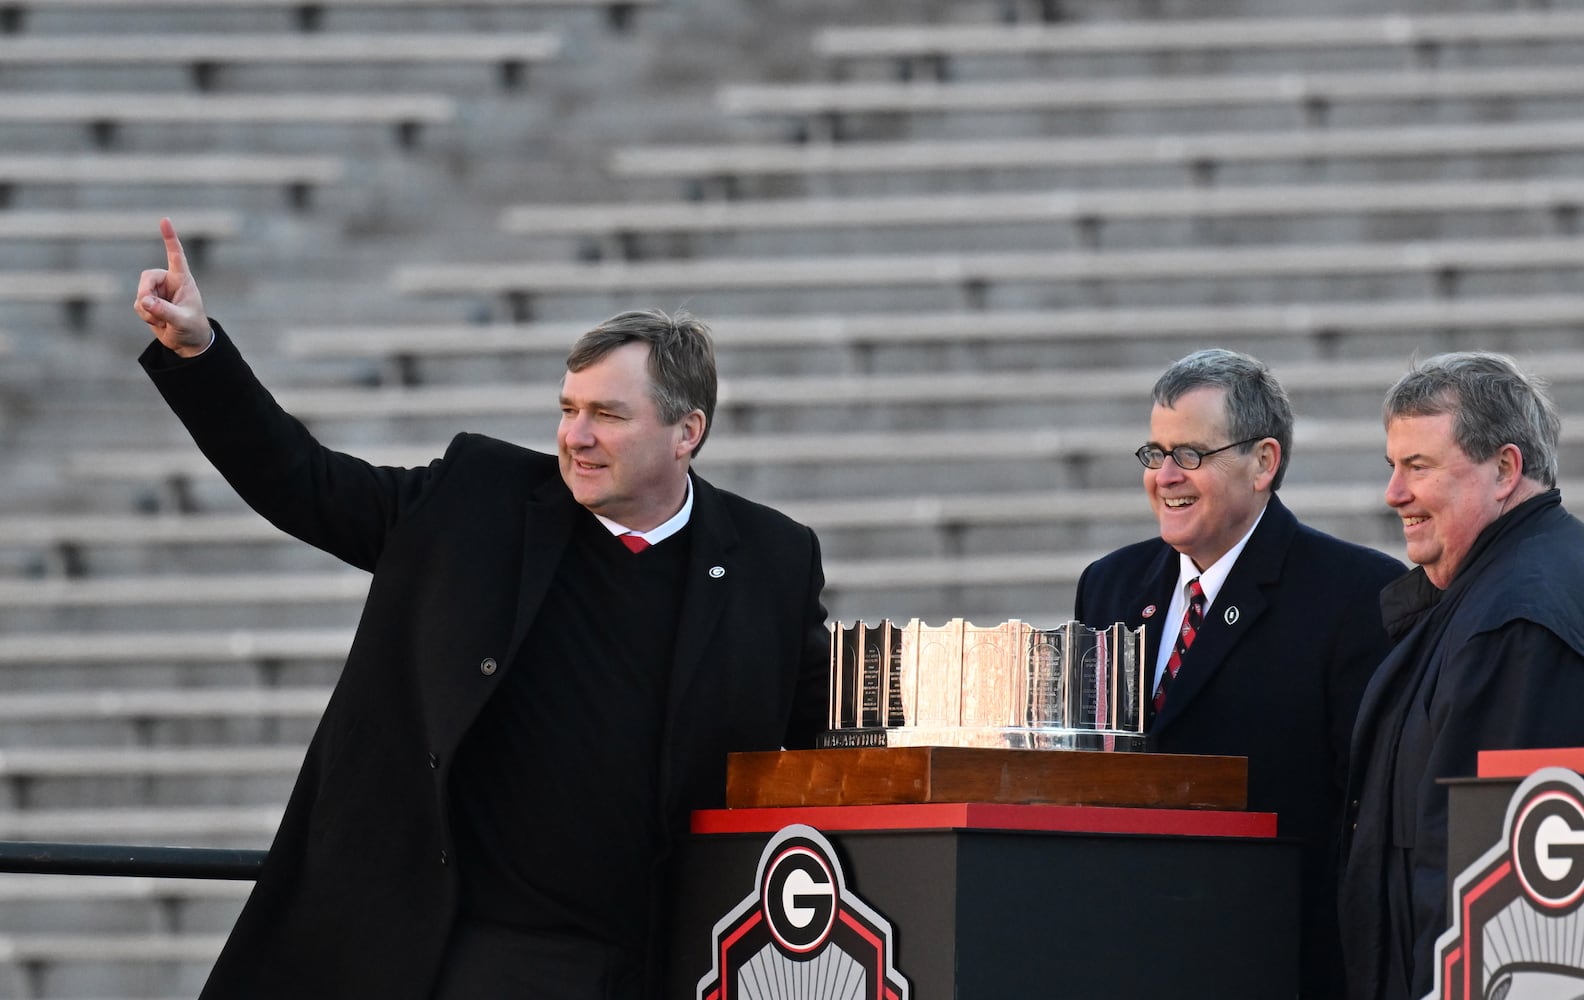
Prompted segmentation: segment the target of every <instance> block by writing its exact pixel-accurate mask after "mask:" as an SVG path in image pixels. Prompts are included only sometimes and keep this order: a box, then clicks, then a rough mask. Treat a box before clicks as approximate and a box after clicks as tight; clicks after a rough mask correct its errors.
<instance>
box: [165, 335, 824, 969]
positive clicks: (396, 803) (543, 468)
mask: <svg viewBox="0 0 1584 1000" xmlns="http://www.w3.org/2000/svg"><path fill="white" fill-rule="evenodd" d="M216 330H217V333H216V342H215V344H214V345H213V346H212V347H211V348H210V349H209V350H208V351H207V352H205V353H204V354H202V355H200V356H198V357H196V358H192V359H185V360H184V359H180V358H178V357H177V356H176V355H174V354H173V353H171V352H169V351H167V350H165V349H164V348H163V347H161V346H160V345H159V344H158V343H155V344H153V345H151V346H150V348H149V349H148V350H147V351H145V352H144V354H143V356H142V358H141V359H140V360H141V363H142V364H143V366H144V367H145V369H146V370H147V371H148V373H149V375H150V376H151V377H152V379H153V380H154V383H155V384H156V386H157V387H158V388H159V391H160V392H161V394H162V395H163V396H164V397H165V399H166V401H167V402H168V403H169V404H170V406H171V408H172V410H174V412H175V413H176V415H177V416H178V417H179V418H180V419H181V421H182V422H183V423H184V424H185V425H186V427H187V428H188V430H189V431H190V432H191V434H192V436H193V438H194V440H195V441H196V442H197V444H198V446H199V448H200V449H201V450H202V451H203V453H204V454H205V456H207V457H208V458H209V459H210V461H211V462H213V463H214V465H215V466H216V467H217V468H218V469H219V470H220V471H221V473H222V474H223V475H224V476H225V477H226V479H227V481H228V482H230V484H231V485H232V486H233V487H234V488H235V489H236V490H237V492H238V493H239V494H240V495H241V496H242V497H243V498H244V499H245V500H246V501H247V502H248V503H249V504H250V505H251V506H253V508H254V509H256V510H258V511H259V512H260V513H261V514H263V515H264V516H265V517H266V518H268V519H269V520H270V521H272V522H273V523H274V524H276V525H277V526H278V527H280V528H281V529H282V530H284V531H286V532H288V533H290V534H292V535H295V536H296V537H298V538H300V539H302V540H304V541H306V542H308V543H310V544H312V545H315V546H318V547H319V548H322V549H325V550H326V551H328V552H330V553H332V554H334V555H336V556H338V557H340V558H341V559H343V560H345V561H346V562H348V563H350V564H352V565H354V566H358V567H360V568H363V569H366V570H369V571H370V572H372V574H373V579H372V581H371V583H370V587H369V594H368V599H367V603H366V605H365V607H364V610H363V615H362V619H361V621H360V622H359V625H358V628H357V632H356V635H355V637H354V639H353V641H352V647H351V649H350V651H349V652H348V654H347V660H346V665H345V667H344V669H343V671H342V674H341V677H340V679H339V681H338V682H337V684H336V688H335V691H334V693H333V695H332V696H331V699H330V702H329V705H328V706H327V708H326V710H325V713H324V716H323V718H322V720H321V722H320V724H319V727H318V729H317V731H316V733H315V734H314V737H313V739H312V742H311V743H310V745H309V747H308V751H307V756H306V758H305V759H304V761H303V766H302V770H301V772H300V774H299V776H298V779H297V783H296V786H295V788H294V790H293V792H292V794H291V797H290V800H289V802H288V804H287V806H286V811H285V814H284V817H283V819H282V821H281V825H280V828H279V830H278V832H277V834H276V837H275V840H274V842H273V845H272V846H271V848H270V850H269V853H268V856H267V859H266V861H265V863H264V867H263V870H262V872H261V874H260V876H259V879H258V882H257V884H256V885H255V887H254V890H253V893H252V894H251V896H250V897H249V899H248V901H247V904H246V906H245V907H244V909H243V912H242V914H241V916H240V917H239V918H238V920H237V922H236V925H235V926H234V928H233V929H232V932H231V935H230V938H229V939H228V941H227V943H226V946H225V948H224V950H223V952H222V954H221V956H220V958H219V961H218V962H217V964H216V965H215V967H214V969H213V971H212V973H211V975H210V978H209V981H208V984H207V985H206V987H205V990H204V993H203V996H204V997H205V998H209V1000H247V998H259V1000H264V998H269V1000H285V998H292V1000H312V998H326V1000H330V998H334V1000H362V998H367V1000H376V998H377V1000H426V998H427V997H428V996H429V993H430V990H431V988H432V985H433V982H434V980H435V976H436V974H437V971H438V966H439V963H440V961H441V959H442V955H443V952H444V948H445V945H446V939H447V934H448V932H449V929H450V927H451V924H452V921H453V918H454V916H455V913H456V907H457V898H458V881H457V877H456V871H455V867H456V866H455V864H454V863H452V855H453V854H454V850H453V847H452V830H451V824H450V818H449V816H448V809H447V782H448V779H449V777H450V768H451V764H452V760H453V757H454V755H455V751H456V749H457V747H458V745H459V744H460V742H461V741H462V738H463V736H464V734H465V733H466V732H467V730H468V727H469V726H470V725H471V724H472V722H473V720H474V719H475V718H476V717H477V715H478V713H479V710H480V708H481V707H482V706H483V705H484V703H485V701H486V700H487V699H488V698H489V697H490V695H491V693H492V692H494V691H495V690H496V689H497V688H498V687H500V685H501V684H502V682H503V681H504V679H505V677H506V674H507V672H508V671H509V670H510V669H511V665H512V663H513V661H514V660H515V659H516V655H517V651H518V648H519V646H520V645H521V643H522V642H523V639H524V637H525V635H526V634H527V632H528V628H529V626H530V624H531V623H532V622H533V620H534V617H535V614H536V612H537V609H538V606H539V603H540V601H541V600H542V598H543V595H544V593H545V591H546V588H547V587H548V585H549V583H550V580H551V577H552V575H553V574H554V572H555V569H556V566H557V563H558V561H559V559H560V555H561V552H562V550H563V548H564V546H565V544H566V541H567V538H568V537H569V534H570V531H571V526H572V524H573V523H574V522H573V518H574V517H579V516H584V517H586V516H588V515H587V513H586V512H585V511H584V510H583V509H582V508H581V507H579V506H578V505H577V503H576V502H575V501H574V500H573V499H572V496H571V494H570V492H569V491H568V490H567V489H566V487H565V485H564V484H563V482H562V480H561V478H560V473H559V469H558V464H557V461H556V458H555V457H554V456H552V455H544V454H540V453H537V452H533V451H530V450H527V449H524V448H520V447H517V446H515V445H511V444H507V443H505V442H502V441H498V440H493V439H491V438H487V437H482V436H479V435H473V434H462V435H458V436H457V437H456V438H455V439H454V440H453V441H452V442H451V444H450V446H449V448H448V449H447V450H446V453H445V455H444V457H443V458H440V459H437V460H435V461H434V462H432V463H431V464H430V465H428V466H427V467H424V468H415V469H395V468H377V467H374V466H370V465H368V464H367V463H364V462H362V461H361V460H359V459H356V458H353V457H351V456H348V455H345V454H341V453H338V452H335V451H332V450H330V449H327V448H325V447H323V446H321V445H320V444H319V443H318V442H317V441H315V440H314V438H313V437H312V435H311V434H310V433H309V432H308V430H307V429H306V428H305V427H304V426H303V425H302V424H301V423H299V422H298V421H297V420H295V419H294V418H292V417H291V416H289V415H288V414H286V413H285V412H284V411H283V410H282V409H281V408H280V407H279V405H277V404H276V402H275V400H274V399H273V398H272V397H271V396H270V394H269V393H268V392H267V391H265V389H264V388H263V386H262V385H260V384H259V382H258V381H257V379H256V378H255V377H254V375H253V373H252V371H251V370H250V369H249V367H248V365H247V364H246V363H245V362H244V361H243V359H242V357H241V355H240V354H239V353H238V351H237V350H236V348H235V346H234V345H233V344H232V342H231V340H230V339H229V338H228V337H227V336H226V334H225V332H224V331H223V330H220V329H219V328H218V326H217V327H216ZM693 484H694V506H693V514H692V519H691V522H690V524H691V527H692V532H691V533H692V535H693V539H692V553H691V556H690V563H689V566H688V569H687V578H686V584H685V590H684V593H683V596H682V610H681V617H680V621H679V627H678V634H677V641H676V647H675V659H674V664H673V673H672V678H671V688H670V693H669V697H668V701H667V704H666V705H665V706H664V710H663V716H662V743H661V747H662V751H661V760H660V761H659V774H660V790H659V796H658V798H659V802H660V810H661V814H662V815H661V817H660V820H661V824H660V825H661V828H662V829H663V830H665V831H667V832H668V834H670V835H676V834H678V833H680V832H683V831H685V830H686V824H687V817H688V814H689V812H690V811H691V810H693V809H696V808H705V807H715V806H719V805H721V804H722V802H723V797H724V793H725V763H726V754H727V753H728V752H729V751H743V750H771V749H775V748H777V747H780V746H783V745H785V746H789V747H799V746H807V745H810V744H811V743H812V740H813V736H814V734H815V732H817V731H818V730H819V729H821V728H823V727H824V724H825V719H826V712H827V707H826V690H827V687H828V673H829V667H828V664H829V634H828V632H827V630H826V627H825V610H824V608H823V607H822V606H821V604H820V591H821V588H822V586H823V583H824V578H823V573H822V568H821V563H820V552H819V544H818V540H817V539H816V537H815V535H814V533H813V532H812V531H810V530H809V529H808V528H806V527H804V526H802V525H799V524H796V523H794V522H793V521H791V520H790V519H788V518H786V517H785V516H783V515H781V514H779V513H777V512H775V511H773V510H771V509H769V508H767V507H764V506H761V505H759V504H755V503H752V502H750V501H747V500H744V499H742V498H740V497H737V496H734V495H732V494H730V493H727V492H725V491H722V490H717V489H715V488H714V487H712V486H710V485H709V483H707V482H705V481H704V480H703V479H701V478H699V477H697V476H695V477H694V479H693ZM546 766H554V762H546ZM553 806H554V807H555V808H572V809H575V808H576V803H555V804H553ZM634 902H635V905H648V902H647V901H638V900H635V901H634Z"/></svg>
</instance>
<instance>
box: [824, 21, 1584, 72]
mask: <svg viewBox="0 0 1584 1000" xmlns="http://www.w3.org/2000/svg"><path fill="white" fill-rule="evenodd" d="M1568 38H1572V39H1578V38H1584V16H1581V15H1580V14H1579V12H1577V11H1570V10H1540V9H1535V10H1524V9H1516V10H1512V11H1502V12H1500V13H1489V12H1484V11H1462V12H1455V13H1452V12H1448V13H1439V12H1434V13H1425V12H1392V13H1387V14H1381V15H1375V16H1357V15H1355V16H1349V17H1312V16H1309V17H1268V18H1262V17H1242V18H1217V17H1199V18H1192V19H1183V20H1175V21H1161V20H1155V19H1141V20H1110V21H1079V22H1074V23H1065V24H1028V23H1025V24H895V25H876V26H868V27H851V26H842V27H827V28H822V29H820V30H818V31H816V32H815V33H814V36H813V38H812V40H811V43H810V44H811V47H812V48H813V50H814V51H815V52H816V53H818V54H819V55H821V56H823V57H825V58H827V59H832V60H861V59H919V58H934V59H951V58H953V57H958V56H985V55H996V56H1003V55H1015V56H1028V55H1082V54H1090V53H1118V52H1141V51H1173V52H1202V51H1223V52H1224V51H1228V50H1237V51H1258V50H1261V49H1275V50H1281V51H1291V50H1302V49H1311V48H1349V49H1357V48H1365V47H1381V48H1404V49H1408V50H1410V51H1422V50H1424V49H1425V48H1427V47H1437V46H1445V45H1459V44H1467V43H1480V44H1492V43H1500V42H1537V41H1556V40H1559V39H1568Z"/></svg>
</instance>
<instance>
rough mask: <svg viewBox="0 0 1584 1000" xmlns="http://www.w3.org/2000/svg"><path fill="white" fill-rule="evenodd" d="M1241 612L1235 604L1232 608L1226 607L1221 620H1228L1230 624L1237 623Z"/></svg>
mask: <svg viewBox="0 0 1584 1000" xmlns="http://www.w3.org/2000/svg"><path fill="white" fill-rule="evenodd" d="M1240 614H1241V612H1239V611H1238V609H1237V605H1236V604H1234V605H1232V606H1231V607H1230V608H1227V609H1226V613H1225V614H1223V615H1222V616H1221V620H1222V621H1224V622H1226V623H1227V624H1228V625H1236V624H1237V620H1238V616H1239V615H1240Z"/></svg>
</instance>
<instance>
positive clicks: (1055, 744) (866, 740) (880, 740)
mask: <svg viewBox="0 0 1584 1000" xmlns="http://www.w3.org/2000/svg"><path fill="white" fill-rule="evenodd" d="M814 745H815V746H816V747H817V748H819V749H822V750H829V749H836V748H844V747H1002V748H1005V749H1008V750H1105V751H1122V752H1128V753H1142V752H1143V751H1144V734H1143V733H1133V732H1123V731H1119V730H1111V729H1057V728H1048V727H1043V728H1036V727H1022V726H1005V727H992V726H981V727H963V726H899V727H895V728H891V729H881V728H869V729H831V730H827V731H825V732H823V733H820V734H819V735H818V736H817V737H815V740H814Z"/></svg>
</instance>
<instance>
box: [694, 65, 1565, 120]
mask: <svg viewBox="0 0 1584 1000" xmlns="http://www.w3.org/2000/svg"><path fill="white" fill-rule="evenodd" d="M1581 92H1584V70H1579V69H1577V68H1575V67H1573V66H1531V67H1523V68H1509V67H1497V68H1471V69H1432V70H1404V71H1389V72H1379V71H1376V72H1371V71H1351V72H1349V71H1335V72H1329V73H1321V72H1313V73H1276V74H1268V75H1253V74H1247V75H1236V76H1233V75H1213V76H1187V75H1180V76H1143V77H1131V78H1129V77H1117V78H1091V79H1083V80H1029V81H1021V80H1016V81H1006V80H998V81H983V82H981V81H973V82H967V83H950V82H946V83H942V82H935V81H910V82H899V83H890V82H868V81H864V82H856V83H796V84H790V83H788V84H735V85H731V86H727V87H723V88H722V89H721V92H720V95H719V102H720V106H721V109H722V110H723V111H725V112H726V113H728V114H736V115H796V116H804V115H826V114H832V115H846V114H875V113H892V114H900V113H918V112H944V111H952V112H969V111H972V112H985V111H991V112H994V111H1030V110H1033V111H1053V110H1062V109H1080V110H1082V109H1097V108H1136V107H1150V108H1173V107H1195V106H1198V107H1213V106H1223V107H1247V106H1252V105H1286V106H1291V107H1293V108H1295V109H1297V110H1299V111H1305V112H1307V111H1311V110H1313V109H1315V108H1317V107H1318V108H1326V107H1330V106H1332V105H1338V104H1345V103H1349V102H1354V103H1360V104H1381V103H1389V102H1404V101H1424V100H1430V99H1434V100H1439V101H1455V100H1465V101H1473V100H1488V99H1493V98H1512V97H1552V98H1555V97H1575V96H1577V95H1578V94H1580V93H1581Z"/></svg>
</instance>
